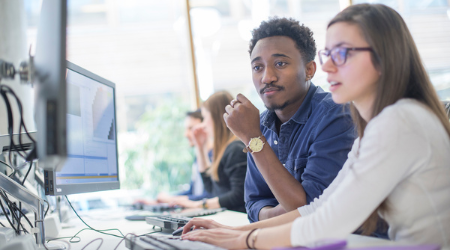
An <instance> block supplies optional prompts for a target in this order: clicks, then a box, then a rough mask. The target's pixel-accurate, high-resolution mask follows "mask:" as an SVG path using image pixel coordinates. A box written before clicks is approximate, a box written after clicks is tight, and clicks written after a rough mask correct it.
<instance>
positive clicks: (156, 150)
mask: <svg viewBox="0 0 450 250" xmlns="http://www.w3.org/2000/svg"><path fill="white" fill-rule="evenodd" d="M188 107H189V105H187V104H186V103H183V102H182V101H181V100H179V98H161V101H158V102H157V105H156V107H154V108H151V109H149V110H147V111H146V112H145V113H144V114H143V115H142V116H141V118H140V120H139V121H138V123H137V125H136V132H135V133H136V134H135V138H136V144H133V145H132V147H129V149H125V150H124V152H123V153H122V155H121V157H123V159H124V160H125V161H124V167H125V170H124V173H125V177H124V178H122V180H123V181H122V187H123V188H126V189H144V190H145V192H146V194H147V195H148V196H150V197H155V196H156V194H158V193H159V192H161V191H164V192H173V191H178V190H180V189H181V187H182V185H184V184H188V183H189V182H190V176H191V167H192V163H193V160H194V154H193V150H192V149H191V148H190V147H189V144H188V142H187V139H186V138H184V119H185V117H186V112H187V111H188Z"/></svg>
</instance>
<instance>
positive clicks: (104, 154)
mask: <svg viewBox="0 0 450 250" xmlns="http://www.w3.org/2000/svg"><path fill="white" fill-rule="evenodd" d="M66 82H67V86H66V87H67V160H66V162H65V164H64V166H63V167H62V168H61V169H60V170H56V171H52V170H48V171H45V172H44V176H45V192H46V194H49V195H66V194H75V193H84V192H93V191H100V190H110V189H117V188H119V173H118V162H117V134H116V112H115V85H114V84H113V83H112V82H110V81H108V80H106V79H104V78H101V77H99V76H97V75H95V74H93V73H91V72H89V71H87V70H84V69H82V68H81V67H78V66H76V65H74V64H72V63H69V62H68V67H67V71H66Z"/></svg>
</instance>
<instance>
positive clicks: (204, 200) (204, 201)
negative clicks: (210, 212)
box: [202, 198, 208, 209]
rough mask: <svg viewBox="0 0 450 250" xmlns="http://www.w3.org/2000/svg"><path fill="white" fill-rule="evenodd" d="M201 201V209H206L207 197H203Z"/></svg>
mask: <svg viewBox="0 0 450 250" xmlns="http://www.w3.org/2000/svg"><path fill="white" fill-rule="evenodd" d="M202 201H203V202H202V207H203V209H208V203H207V201H208V199H207V198H203V200H202Z"/></svg>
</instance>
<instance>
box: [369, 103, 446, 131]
mask: <svg viewBox="0 0 450 250" xmlns="http://www.w3.org/2000/svg"><path fill="white" fill-rule="evenodd" d="M418 121H425V122H436V121H438V119H437V116H436V115H435V114H434V113H433V112H432V111H431V110H430V109H429V108H428V107H427V106H426V105H425V104H423V103H421V102H419V101H417V100H414V99H409V98H403V99H400V100H398V101H397V102H396V103H394V104H392V105H389V106H387V107H386V108H384V109H383V110H382V111H381V112H380V114H378V115H377V116H376V117H374V118H373V119H372V120H371V121H370V123H373V124H376V125H377V126H379V125H382V124H384V125H389V126H394V125H396V124H401V125H402V126H404V125H406V126H407V127H414V126H419V125H420V122H419V123H418ZM404 128H405V127H404Z"/></svg>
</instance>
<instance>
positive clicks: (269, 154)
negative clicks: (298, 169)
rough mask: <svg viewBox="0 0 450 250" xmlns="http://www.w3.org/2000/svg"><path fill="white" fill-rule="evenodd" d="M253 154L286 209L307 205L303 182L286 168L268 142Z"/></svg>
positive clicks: (275, 194)
mask: <svg viewBox="0 0 450 250" xmlns="http://www.w3.org/2000/svg"><path fill="white" fill-rule="evenodd" d="M252 156H253V160H254V161H255V164H256V166H257V167H258V170H259V171H260V173H261V174H262V175H263V177H264V180H265V181H266V183H267V185H268V186H269V188H270V190H271V191H272V193H273V195H274V196H275V198H276V199H277V201H278V202H279V203H280V204H281V205H282V206H283V208H284V209H285V210H286V211H291V210H294V209H296V208H298V207H301V206H304V205H306V193H305V190H304V189H303V186H302V184H301V183H300V182H299V181H298V180H297V179H295V178H294V176H292V175H291V174H290V173H289V172H288V171H287V170H286V168H285V167H284V166H283V165H282V164H281V162H280V160H279V159H278V157H277V156H276V155H275V153H274V152H273V150H272V148H271V147H270V146H269V145H268V144H267V145H264V148H263V150H261V151H260V152H258V153H254V154H253V155H252Z"/></svg>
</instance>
